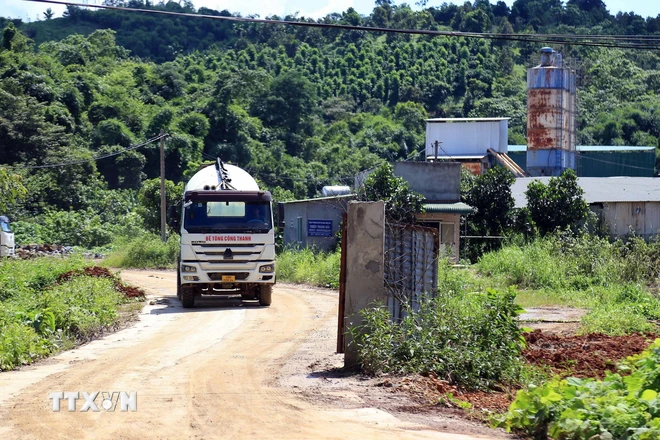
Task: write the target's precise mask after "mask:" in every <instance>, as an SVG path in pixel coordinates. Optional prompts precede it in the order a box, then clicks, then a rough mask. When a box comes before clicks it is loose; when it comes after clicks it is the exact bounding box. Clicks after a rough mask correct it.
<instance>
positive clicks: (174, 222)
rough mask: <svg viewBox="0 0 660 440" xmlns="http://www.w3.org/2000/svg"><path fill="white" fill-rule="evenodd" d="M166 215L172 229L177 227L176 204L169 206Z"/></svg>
mask: <svg viewBox="0 0 660 440" xmlns="http://www.w3.org/2000/svg"><path fill="white" fill-rule="evenodd" d="M168 217H169V218H170V221H169V222H168V223H167V224H168V225H170V228H172V229H179V215H178V213H177V209H176V206H170V208H169V213H168Z"/></svg>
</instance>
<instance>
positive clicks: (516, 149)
mask: <svg viewBox="0 0 660 440" xmlns="http://www.w3.org/2000/svg"><path fill="white" fill-rule="evenodd" d="M575 148H577V150H578V151H649V150H655V147H637V146H623V145H578V146H577V147H575ZM508 149H509V153H512V152H516V153H519V152H525V151H527V145H509V147H508Z"/></svg>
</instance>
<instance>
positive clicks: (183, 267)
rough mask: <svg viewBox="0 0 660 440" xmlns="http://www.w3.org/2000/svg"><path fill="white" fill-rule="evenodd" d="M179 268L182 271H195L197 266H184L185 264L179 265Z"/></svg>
mask: <svg viewBox="0 0 660 440" xmlns="http://www.w3.org/2000/svg"><path fill="white" fill-rule="evenodd" d="M181 270H182V271H183V272H197V268H196V267H195V266H186V265H185V264H184V265H183V266H181Z"/></svg>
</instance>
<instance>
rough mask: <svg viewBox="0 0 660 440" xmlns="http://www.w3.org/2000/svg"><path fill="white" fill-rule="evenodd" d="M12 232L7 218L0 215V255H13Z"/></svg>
mask: <svg viewBox="0 0 660 440" xmlns="http://www.w3.org/2000/svg"><path fill="white" fill-rule="evenodd" d="M14 248H15V244H14V233H13V232H12V231H11V228H10V227H9V218H7V217H6V216H4V215H0V257H12V256H14Z"/></svg>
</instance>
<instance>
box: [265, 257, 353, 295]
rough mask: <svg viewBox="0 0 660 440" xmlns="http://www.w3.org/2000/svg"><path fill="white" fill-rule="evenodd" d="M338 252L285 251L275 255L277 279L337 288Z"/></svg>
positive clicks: (339, 261) (339, 262)
mask: <svg viewBox="0 0 660 440" xmlns="http://www.w3.org/2000/svg"><path fill="white" fill-rule="evenodd" d="M340 264H341V256H340V253H339V252H333V253H327V252H315V251H313V250H311V249H309V248H305V249H301V250H297V249H286V250H284V251H282V252H280V253H279V254H278V255H277V278H278V279H279V280H281V281H289V282H292V283H302V284H312V285H315V286H321V287H331V288H334V289H337V288H339V268H340Z"/></svg>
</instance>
